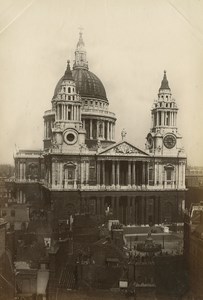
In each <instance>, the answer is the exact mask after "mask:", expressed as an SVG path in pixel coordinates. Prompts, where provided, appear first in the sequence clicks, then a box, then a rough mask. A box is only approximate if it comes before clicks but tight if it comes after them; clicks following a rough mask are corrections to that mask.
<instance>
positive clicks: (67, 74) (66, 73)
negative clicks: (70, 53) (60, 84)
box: [63, 60, 74, 80]
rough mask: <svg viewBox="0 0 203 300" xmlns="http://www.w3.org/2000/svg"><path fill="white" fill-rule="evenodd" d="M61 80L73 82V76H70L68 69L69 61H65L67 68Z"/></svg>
mask: <svg viewBox="0 0 203 300" xmlns="http://www.w3.org/2000/svg"><path fill="white" fill-rule="evenodd" d="M63 79H66V80H74V79H73V76H72V72H71V69H70V60H68V61H67V68H66V71H65V74H64V76H63Z"/></svg>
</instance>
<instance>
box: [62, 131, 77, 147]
mask: <svg viewBox="0 0 203 300" xmlns="http://www.w3.org/2000/svg"><path fill="white" fill-rule="evenodd" d="M64 141H65V142H66V144H69V145H73V144H75V143H76V141H77V133H76V132H75V131H74V130H68V131H66V132H65V133H64Z"/></svg>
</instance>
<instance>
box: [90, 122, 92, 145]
mask: <svg viewBox="0 0 203 300" xmlns="http://www.w3.org/2000/svg"><path fill="white" fill-rule="evenodd" d="M90 140H92V119H90Z"/></svg>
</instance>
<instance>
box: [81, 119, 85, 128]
mask: <svg viewBox="0 0 203 300" xmlns="http://www.w3.org/2000/svg"><path fill="white" fill-rule="evenodd" d="M82 126H83V129H85V119H83V120H82Z"/></svg>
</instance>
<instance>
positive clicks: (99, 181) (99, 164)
mask: <svg viewBox="0 0 203 300" xmlns="http://www.w3.org/2000/svg"><path fill="white" fill-rule="evenodd" d="M100 172H101V162H100V161H97V185H100V184H101V178H100Z"/></svg>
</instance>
